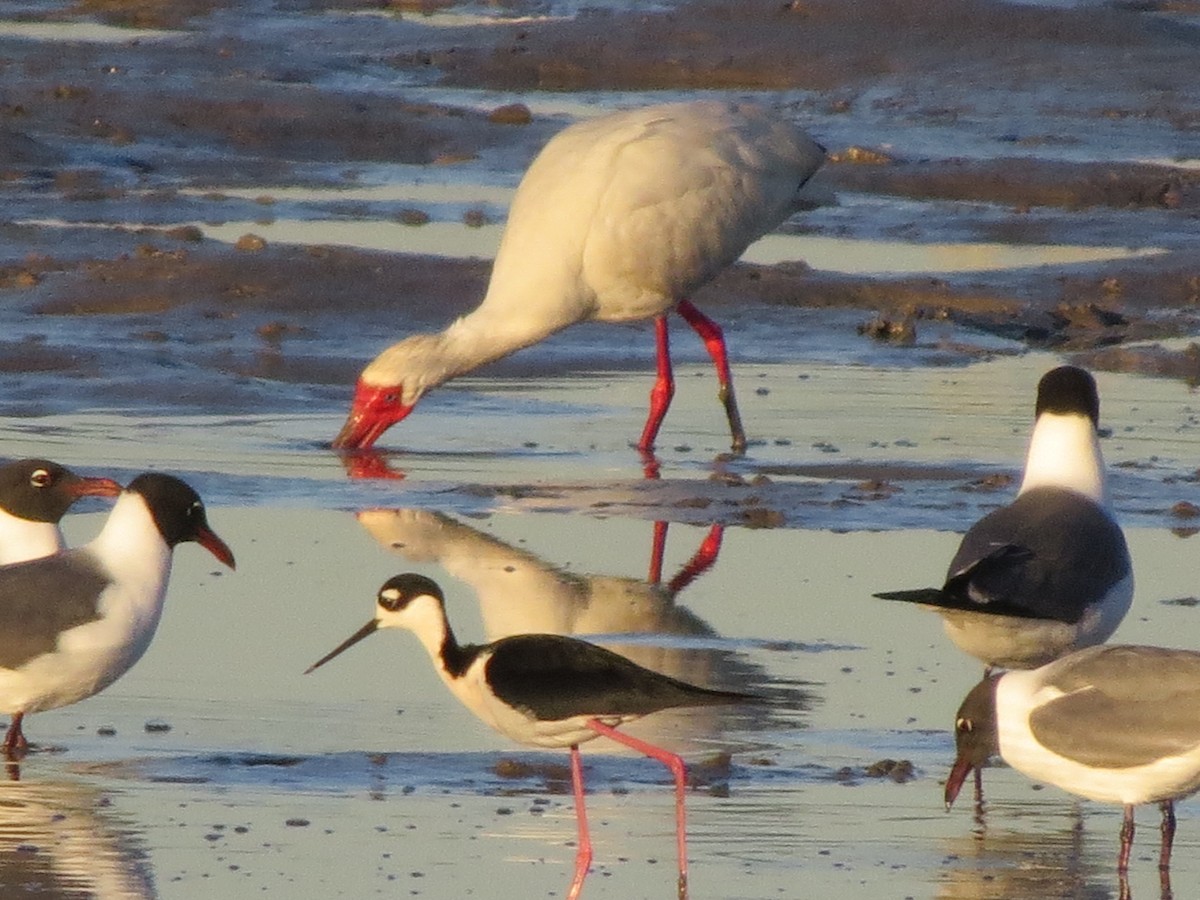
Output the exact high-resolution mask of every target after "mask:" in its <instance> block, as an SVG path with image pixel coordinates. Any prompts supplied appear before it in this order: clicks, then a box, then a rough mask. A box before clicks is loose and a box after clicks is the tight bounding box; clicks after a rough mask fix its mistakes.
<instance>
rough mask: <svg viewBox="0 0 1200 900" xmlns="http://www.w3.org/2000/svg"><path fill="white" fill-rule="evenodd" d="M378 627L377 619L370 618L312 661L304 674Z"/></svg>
mask: <svg viewBox="0 0 1200 900" xmlns="http://www.w3.org/2000/svg"><path fill="white" fill-rule="evenodd" d="M378 628H379V620H378V619H372V620H371V621H370V622H368V623H367V624H366V625H364V626H363V627H362V628H360V629H358V631H356V632H354V634H352V635H350V637H348V638H346V639H345V640H344V641H342V642H341V643H340V644H338V645H337V646H336V647H334V648H333V649H332V650H330V651H329V652H328V653H326V654H325V655H324V656H322V657H321V658H320V659H318V660H317V661H316V662H315V663H313V664H312V665H311V666H309V667H308V668H307V669H305V670H304V674H305V675H307V674H308V673H309V672H311V671H312V670H313V669H319V668H320V667H321V666H323V665H325V663H327V662H329V661H330V660H331V659H333V658H334V657H335V656H337V655H338V654H339V653H341V652H342V651H344V650H349V649H350V648H351V647H353V646H354V645H355V644H357V643H358V642H359V641H361V640H362V639H363V638H365V637H370V636H371V635H372V634H374V633H375V632H376V631H377V630H378Z"/></svg>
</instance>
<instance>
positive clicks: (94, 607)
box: [0, 473, 234, 759]
mask: <svg viewBox="0 0 1200 900" xmlns="http://www.w3.org/2000/svg"><path fill="white" fill-rule="evenodd" d="M184 541H196V542H197V543H199V544H200V545H201V546H203V547H205V548H206V549H207V550H208V551H209V552H210V553H212V554H213V556H215V557H216V558H217V559H219V560H220V561H221V562H223V563H225V565H227V566H229V567H230V568H233V566H234V560H233V554H232V553H231V552H230V550H229V547H227V546H226V545H225V542H224V541H222V540H221V539H220V538H219V537H217V535H216V534H215V533H214V532H213V531H212V529H211V528H209V525H208V520H207V518H206V516H205V511H204V504H203V503H202V502H201V500H200V497H199V495H198V494H197V493H196V492H195V491H194V490H192V489H191V488H190V487H189V486H188V485H187V484H185V483H184V482H182V481H180V480H179V479H178V478H175V477H173V476H170V475H161V474H158V473H147V474H144V475H139V476H138V477H137V478H135V479H134V480H133V481H132V482H130V484H129V486H128V487H127V488H125V490H124V491H123V492H122V493H121V496H120V497H119V498H118V499H117V502H116V504H115V505H114V506H113V509H112V512H110V513H109V515H108V518H107V520H106V521H105V523H104V527H103V528H102V529H101V531H100V533H99V534H98V535H97V536H96V537H95V539H93V540H92V541H91V542H90V543H88V544H86V545H84V546H82V547H77V548H75V549H72V550H66V551H64V552H62V553H59V554H57V555H55V556H49V557H45V558H43V559H35V560H31V561H29V562H23V563H17V564H16V565H12V566H5V567H4V568H0V710H3V711H4V712H7V713H8V714H10V715H11V716H12V722H11V724H10V725H9V728H8V733H7V734H6V735H5V738H4V751H5V753H6V754H7V756H8V758H9V759H17V758H20V756H21V755H23V754H24V752H25V750H26V747H27V744H26V741H25V737H24V735H23V734H22V732H21V721H22V719H23V718H24V716H25V714H26V713H31V712H40V711H42V710H46V709H54V708H56V707H59V706H66V705H68V704H71V703H75V702H77V701H79V700H82V699H84V698H85V697H90V696H92V694H95V693H97V692H99V691H101V690H103V689H104V688H106V687H107V686H108V685H110V684H112V683H113V682H114V681H116V680H117V679H118V678H119V677H120V676H121V675H123V674H124V673H125V672H126V671H128V670H129V668H130V667H131V666H132V665H133V664H134V663H136V662H137V661H138V659H140V658H141V656H142V654H143V653H144V652H145V650H146V648H147V646H149V644H150V639H151V638H152V637H153V636H154V630H155V628H157V626H158V620H159V617H160V616H161V614H162V606H163V599H164V597H165V596H166V591H167V580H168V578H169V576H170V572H171V555H172V554H171V551H172V550H173V549H174V547H175V546H176V545H177V544H180V543H182V542H184Z"/></svg>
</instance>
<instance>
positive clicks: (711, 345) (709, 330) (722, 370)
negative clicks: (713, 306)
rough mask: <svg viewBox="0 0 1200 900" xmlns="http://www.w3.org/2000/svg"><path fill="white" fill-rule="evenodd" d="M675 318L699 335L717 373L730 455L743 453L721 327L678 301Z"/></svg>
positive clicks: (688, 303) (742, 436) (742, 433)
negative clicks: (729, 442) (684, 321)
mask: <svg viewBox="0 0 1200 900" xmlns="http://www.w3.org/2000/svg"><path fill="white" fill-rule="evenodd" d="M675 308H676V309H677V310H679V314H680V315H681V316H683V318H684V319H685V320H686V321H687V323H688V324H689V325H691V326H692V328H693V329H694V330H695V332H696V334H698V335H700V340H702V341H704V346H705V348H707V350H708V355H709V356H711V357H712V361H713V365H714V366H715V367H716V369H717V382H718V383H719V385H720V387H719V388H718V389H717V399H718V400H720V401H721V404H722V405H723V406H724V407H725V418H727V419H728V420H729V433H730V435H731V436H732V437H733V451H734V452H735V453H741V452H743V451H744V450H745V449H746V432H745V431H744V430H743V429H742V417H741V415H740V414H739V413H738V407H737V398H736V397H735V396H734V395H733V375H732V374H731V373H730V371H729V356H728V354H727V353H726V351H725V335H724V333H722V331H721V326H720V325H718V324H717V323H716V322H714V321H713V320H712V319H710V318H709V317H708V316H706V315H704V313H702V312H700V310H698V309H696V307H695V306H693V305H692V302H691V301H690V300H681V301H679V305H678V306H676V307H675Z"/></svg>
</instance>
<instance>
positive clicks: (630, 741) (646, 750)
mask: <svg viewBox="0 0 1200 900" xmlns="http://www.w3.org/2000/svg"><path fill="white" fill-rule="evenodd" d="M587 727H588V728H590V729H592V731H594V732H596V733H597V734H602V735H604V736H605V737H607V738H611V739H612V740H614V741H616V742H617V743H619V744H624V745H625V746H626V747H630V748H632V749H634V750H636V751H638V752H639V753H642V754H645V755H646V756H648V757H650V758H651V759H657V760H658V761H659V762H660V763H662V764H663V765H664V766H666V767H667V768H668V769H670V770H671V775H672V776H673V777H674V779H675V846H676V849H677V851H678V854H679V882H678V889H679V897H680V900H683V898H686V897H687V821H686V814H685V812H684V805H683V801H684V796H685V795H686V793H687V767H686V766H685V765H684V762H683V759H682V758H681V757H680V756H679V755H678V754H676V753H672V752H671V751H670V750H664V749H663V748H662V747H656V746H655V745H654V744H650V743H647V742H646V741H642V740H639V739H638V738H635V737H631V736H630V735H628V734H625V733H624V732H621V731H618V730H617V729H615V728H612V727H610V726H608V725H605V724H604V723H603V722H599V721H597V720H596V719H589V720H588V722H587Z"/></svg>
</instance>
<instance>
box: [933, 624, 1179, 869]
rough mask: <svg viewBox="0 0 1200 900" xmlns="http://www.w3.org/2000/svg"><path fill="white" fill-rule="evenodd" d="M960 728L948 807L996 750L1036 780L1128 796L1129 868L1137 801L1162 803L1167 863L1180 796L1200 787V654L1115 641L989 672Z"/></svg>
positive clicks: (1124, 847)
mask: <svg viewBox="0 0 1200 900" xmlns="http://www.w3.org/2000/svg"><path fill="white" fill-rule="evenodd" d="M954 735H955V742H956V744H957V751H958V752H957V758H956V760H955V763H954V767H953V768H952V770H951V772H950V777H949V778H948V779H947V780H946V790H945V798H946V805H947V807H949V806H950V804H952V803H953V802H954V799H955V797H957V796H958V792H959V789H960V788H961V787H962V784H963V781H964V780H965V779H966V777H967V775H968V773H969V772H970V771H971V770H972V769H977V768H978V767H980V766H983V765H985V764H986V763H987V761H988V759H989V757H991V756H993V755H995V754H997V753H998V754H999V755H1000V756H1001V757H1002V758H1003V759H1004V761H1005V762H1007V763H1008V764H1009V765H1010V766H1012V767H1013V768H1014V769H1016V770H1018V771H1019V772H1022V773H1023V774H1025V775H1027V776H1029V777H1030V778H1032V779H1034V780H1036V781H1045V782H1049V783H1050V784H1053V785H1056V786H1057V787H1060V788H1062V789H1063V790H1065V791H1069V792H1071V793H1072V794H1078V795H1079V796H1081V797H1086V798H1088V799H1090V800H1098V801H1101V802H1104V803H1121V804H1124V806H1125V819H1124V824H1123V825H1122V828H1121V849H1120V852H1119V854H1118V857H1117V870H1118V871H1119V872H1121V873H1122V874H1123V873H1124V872H1126V870H1127V869H1128V868H1129V854H1130V850H1131V848H1132V846H1133V831H1134V826H1133V807H1134V806H1135V805H1138V804H1141V803H1159V804H1160V805H1161V807H1162V814H1163V819H1162V841H1161V846H1160V851H1159V868H1160V870H1162V871H1164V872H1165V871H1166V870H1167V869H1168V868H1169V867H1170V863H1171V844H1172V842H1173V840H1174V836H1175V801H1176V800H1178V799H1180V798H1182V797H1186V796H1188V795H1189V794H1192V793H1194V792H1195V791H1196V790H1197V789H1198V788H1200V653H1196V652H1194V651H1191V650H1168V649H1164V648H1162V647H1139V646H1124V645H1118V644H1112V645H1107V646H1100V647H1089V648H1087V649H1084V650H1079V651H1077V652H1075V653H1072V654H1070V655H1068V656H1064V657H1063V658H1062V659H1059V660H1056V661H1055V662H1052V663H1050V664H1048V665H1045V666H1042V667H1041V668H1039V669H1033V670H1026V671H1014V672H1006V673H1003V674H998V675H991V676H987V677H985V678H984V680H983V681H982V682H980V683H979V684H978V685H976V686H975V687H974V688H973V689H972V690H971V692H970V693H969V694H968V695H967V697H966V699H965V700H964V701H963V703H962V706H961V707H960V708H959V710H958V716H957V718H956V721H955V727H954Z"/></svg>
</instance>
